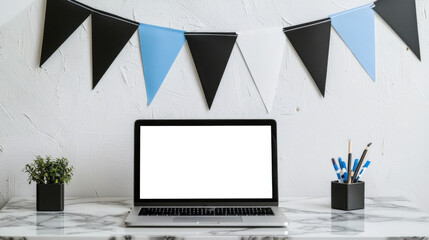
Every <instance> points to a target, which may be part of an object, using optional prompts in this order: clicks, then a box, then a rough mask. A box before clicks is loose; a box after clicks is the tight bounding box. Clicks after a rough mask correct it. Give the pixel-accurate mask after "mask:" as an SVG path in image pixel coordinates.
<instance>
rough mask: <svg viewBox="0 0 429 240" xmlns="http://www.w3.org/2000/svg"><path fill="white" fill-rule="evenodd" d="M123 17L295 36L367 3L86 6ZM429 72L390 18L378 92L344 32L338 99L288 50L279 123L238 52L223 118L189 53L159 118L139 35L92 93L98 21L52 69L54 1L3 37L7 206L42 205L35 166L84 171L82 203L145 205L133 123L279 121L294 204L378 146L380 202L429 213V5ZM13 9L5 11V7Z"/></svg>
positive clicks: (0, 100)
mask: <svg viewBox="0 0 429 240" xmlns="http://www.w3.org/2000/svg"><path fill="white" fill-rule="evenodd" d="M82 2H84V3H86V4H89V5H91V6H94V7H97V8H99V9H102V10H105V11H109V12H112V13H115V14H118V15H121V16H123V17H128V18H133V19H135V20H138V21H142V22H146V23H150V24H157V25H161V26H166V27H173V28H178V29H185V30H189V31H213V30H218V31H236V30H246V29H256V28H264V27H273V26H288V25H290V24H299V23H303V22H306V21H311V20H316V19H319V18H324V17H326V16H327V15H328V14H331V13H335V12H339V11H342V10H345V9H350V8H353V7H356V6H360V5H363V4H366V3H368V2H369V1H367V0H355V1H350V0H301V1H297V0H254V1H252V0H216V1H213V0H168V1H167V0H163V1H159V0H144V1H142V0H107V1H101V0H82ZM416 2H417V16H418V22H419V30H420V41H421V50H422V57H423V61H422V62H419V61H418V60H417V58H416V57H415V56H414V55H413V54H412V53H411V52H410V51H408V50H407V47H406V46H405V44H404V43H402V41H401V40H400V39H399V38H398V37H397V36H396V35H395V34H394V33H393V31H392V30H391V29H390V28H389V27H388V26H387V25H386V24H385V23H384V22H383V21H381V20H380V18H379V17H378V16H377V17H376V49H377V53H376V56H377V82H375V83H374V82H372V81H371V79H370V78H369V76H368V75H367V74H366V72H365V70H364V69H362V67H361V66H360V65H359V63H358V62H357V60H356V59H355V58H354V57H353V55H352V54H351V52H350V51H349V49H348V48H347V47H346V46H345V45H344V43H343V42H342V40H341V39H340V38H339V36H338V35H337V34H336V33H335V31H332V37H331V48H330V58H329V68H328V81H327V90H326V97H325V98H322V97H321V95H320V94H319V92H318V90H317V88H316V87H315V85H314V83H313V82H312V80H311V78H310V77H309V74H308V73H307V72H306V70H305V68H304V67H303V65H302V63H301V62H300V60H299V58H298V57H297V56H296V54H295V52H294V51H293V49H292V48H291V46H290V44H289V43H288V44H287V48H286V50H285V56H284V60H283V61H284V64H283V66H284V67H283V69H282V71H281V76H280V81H279V86H278V90H277V97H276V100H275V103H274V108H273V111H272V113H270V114H267V113H266V111H265V108H264V105H263V103H262V101H261V99H260V96H259V95H258V92H257V89H256V87H255V85H254V83H253V81H252V79H251V77H250V75H249V72H248V70H247V68H246V65H245V63H244V61H243V59H242V56H241V54H240V52H239V50H238V48H237V47H235V48H234V50H233V53H232V56H231V59H230V62H229V65H228V67H227V69H226V71H225V74H224V78H223V81H222V83H221V85H220V87H219V90H218V93H217V96H216V98H215V101H214V104H213V107H212V110H211V111H208V110H207V107H206V104H205V100H204V96H203V94H202V91H201V87H200V84H199V80H198V78H197V74H196V71H195V68H194V65H193V62H192V58H191V55H190V52H189V48H188V46H187V45H185V47H184V48H183V49H182V51H181V53H180V54H179V56H178V58H177V61H176V62H175V64H174V65H173V67H172V69H171V70H170V73H169V75H168V76H167V78H166V80H165V82H164V84H163V86H162V88H161V90H160V92H159V93H158V95H157V97H156V98H155V100H154V102H153V103H152V106H150V107H147V106H146V92H145V86H144V79H143V72H142V64H141V59H140V53H139V43H138V36H137V33H136V34H135V35H134V36H133V37H132V38H131V40H130V41H129V44H127V46H126V47H125V49H124V50H123V51H122V53H121V54H120V55H119V57H118V58H117V59H116V61H115V62H114V64H113V65H112V67H111V68H110V69H109V70H108V72H107V73H106V75H105V76H104V78H103V79H102V81H101V82H100V83H99V84H98V86H97V88H96V90H95V91H91V54H90V50H91V48H90V43H91V41H90V33H91V27H90V19H88V20H87V21H85V22H84V24H83V25H82V26H81V27H79V29H78V30H77V32H75V34H73V35H72V36H71V37H70V38H69V39H68V41H67V42H66V43H65V44H64V45H63V46H62V47H61V48H60V50H59V51H57V52H56V53H55V54H54V55H53V56H52V57H51V58H50V59H49V60H48V61H47V62H46V64H45V65H44V66H43V68H38V61H39V55H40V46H41V37H42V32H43V27H42V25H43V18H44V17H43V16H44V6H45V1H44V0H36V1H34V3H33V4H32V5H31V7H29V8H27V9H26V10H25V11H24V12H23V13H21V14H19V15H18V16H17V17H16V18H14V19H13V20H11V21H9V22H8V23H7V24H5V25H4V26H2V27H1V28H0V206H1V205H2V204H4V203H5V201H6V200H7V199H8V198H10V197H12V196H22V195H34V194H35V186H34V185H28V183H27V182H26V175H25V174H24V173H22V171H21V170H22V168H23V167H24V164H26V163H28V162H30V161H31V160H32V159H33V158H34V156H35V155H39V154H40V155H46V154H50V155H52V156H65V157H68V158H69V159H70V160H71V162H72V164H73V165H74V166H75V167H76V171H75V175H74V177H73V179H72V182H71V184H70V185H69V186H67V188H66V194H67V195H68V196H131V195H132V168H133V137H132V130H133V122H134V120H136V119H142V118H145V119H147V118H275V119H276V120H277V122H278V125H279V127H278V131H279V133H278V135H279V171H280V173H279V174H280V177H279V182H280V184H279V185H280V195H281V196H328V195H329V194H330V180H333V179H335V175H334V172H333V169H332V165H331V163H330V158H331V157H336V156H338V155H339V154H341V155H342V156H343V157H345V156H346V151H347V139H348V138H351V139H352V140H353V142H354V150H355V151H354V152H355V156H357V155H360V154H361V151H362V150H363V148H364V145H365V144H367V143H368V142H369V141H371V142H373V146H372V149H371V152H370V154H369V159H370V160H372V161H373V164H372V165H371V168H370V169H369V171H368V172H367V175H366V177H365V180H366V182H367V189H366V192H367V194H368V195H370V196H391V195H395V196H396V195H403V196H407V197H408V198H410V199H411V200H413V201H415V202H417V203H418V204H419V205H420V206H422V207H424V208H425V209H426V210H429V192H428V190H427V189H428V188H427V185H428V184H429V174H427V169H429V157H428V151H427V149H428V145H429V141H428V139H429V99H428V94H429V81H428V76H429V64H428V59H429V20H428V13H427V11H429V0H416ZM2 7H3V6H2Z"/></svg>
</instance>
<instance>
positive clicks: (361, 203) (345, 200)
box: [331, 181, 365, 211]
mask: <svg viewBox="0 0 429 240" xmlns="http://www.w3.org/2000/svg"><path fill="white" fill-rule="evenodd" d="M331 207H332V208H333V209H339V210H345V211H349V210H358V209H364V208H365V182H361V181H359V182H357V183H351V184H347V183H340V182H338V181H332V182H331Z"/></svg>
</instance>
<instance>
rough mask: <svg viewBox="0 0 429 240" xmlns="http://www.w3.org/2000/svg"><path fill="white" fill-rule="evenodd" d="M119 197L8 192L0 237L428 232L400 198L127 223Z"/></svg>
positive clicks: (306, 202) (423, 217) (286, 202)
mask: <svg viewBox="0 0 429 240" xmlns="http://www.w3.org/2000/svg"><path fill="white" fill-rule="evenodd" d="M131 203H132V202H131V200H130V199H124V198H90V199H88V198H86V199H79V198H69V199H67V200H66V202H65V210H64V212H36V211H35V201H34V199H31V198H13V199H11V200H10V201H9V203H8V204H7V205H6V206H5V207H4V208H3V209H2V210H1V211H0V239H3V238H7V239H9V237H10V239H21V238H23V237H25V238H26V239H56V238H58V239H59V238H61V239H63V238H79V239H81V238H91V239H154V240H157V239H163V240H165V239H185V238H187V239H188V238H194V239H201V238H208V239H213V238H216V239H218V238H222V239H240V240H244V239H252V240H257V239H264V240H269V239H285V238H288V239H298V238H308V239H314V238H326V239H330V238H337V239H338V238H362V237H363V238H368V237H373V238H385V239H387V238H389V239H407V238H411V237H420V238H423V239H428V237H429V215H428V214H426V213H424V212H422V211H420V210H418V209H417V208H416V207H415V206H414V205H413V204H412V203H411V202H409V201H408V200H406V199H404V198H368V199H366V206H365V210H358V211H349V212H346V211H341V210H333V209H331V208H330V202H329V198H288V199H283V200H282V201H281V204H280V206H281V208H282V209H283V211H284V212H285V214H286V216H287V217H288V219H289V226H288V228H127V227H125V225H124V220H125V218H126V216H127V214H128V211H129V209H130V206H131Z"/></svg>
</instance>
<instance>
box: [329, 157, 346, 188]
mask: <svg viewBox="0 0 429 240" xmlns="http://www.w3.org/2000/svg"><path fill="white" fill-rule="evenodd" d="M331 160H332V165H334V169H335V172H336V173H337V177H338V182H340V183H342V182H343V179H341V175H340V169H338V166H337V164H336V163H335V159H334V158H332V159H331Z"/></svg>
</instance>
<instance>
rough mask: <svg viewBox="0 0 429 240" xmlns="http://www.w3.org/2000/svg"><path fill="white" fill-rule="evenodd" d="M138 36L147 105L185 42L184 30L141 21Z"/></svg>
mask: <svg viewBox="0 0 429 240" xmlns="http://www.w3.org/2000/svg"><path fill="white" fill-rule="evenodd" d="M139 37H140V50H141V55H142V61H143V71H144V79H145V83H146V93H147V101H148V103H147V105H148V106H149V105H150V104H151V103H152V100H153V99H154V97H155V95H156V93H157V92H158V90H159V88H160V87H161V84H162V82H163V81H164V79H165V77H166V76H167V73H168V71H170V68H171V66H172V65H173V63H174V60H175V59H176V57H177V55H178V54H179V52H180V50H181V49H182V47H183V44H185V41H186V39H185V31H180V30H176V29H171V28H164V27H158V26H153V25H148V24H143V23H141V24H140V27H139Z"/></svg>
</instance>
